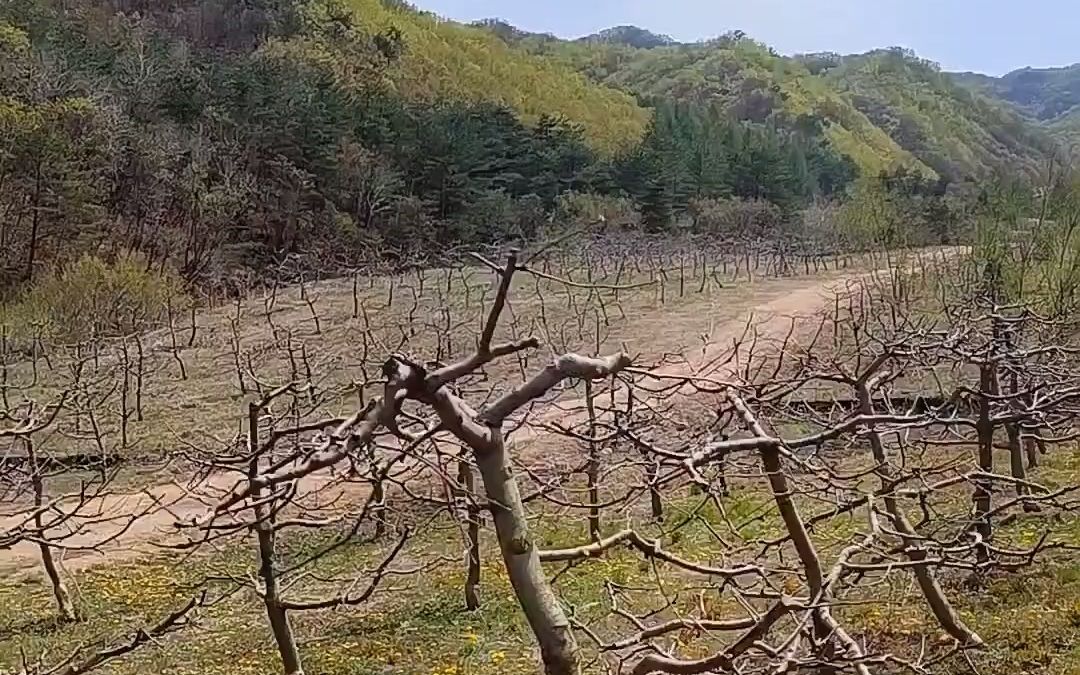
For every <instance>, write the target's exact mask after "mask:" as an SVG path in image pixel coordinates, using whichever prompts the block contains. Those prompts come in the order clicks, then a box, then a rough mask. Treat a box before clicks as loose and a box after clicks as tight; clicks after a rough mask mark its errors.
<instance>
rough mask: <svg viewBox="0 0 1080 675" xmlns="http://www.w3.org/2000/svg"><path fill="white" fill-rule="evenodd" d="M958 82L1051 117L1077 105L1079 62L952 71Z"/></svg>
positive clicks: (1079, 97) (1030, 112)
mask: <svg viewBox="0 0 1080 675" xmlns="http://www.w3.org/2000/svg"><path fill="white" fill-rule="evenodd" d="M952 77H953V78H954V79H955V80H956V81H957V82H959V83H961V84H963V85H965V86H968V87H970V88H972V89H975V90H977V91H980V92H982V93H985V94H987V95H990V96H993V97H996V98H999V99H1002V100H1004V101H1008V102H1009V103H1012V104H1013V105H1015V106H1016V107H1017V108H1019V109H1020V110H1021V111H1022V112H1024V113H1025V114H1027V115H1030V116H1031V117H1034V118H1035V119H1039V120H1045V121H1052V120H1055V119H1057V118H1059V117H1062V116H1065V115H1068V114H1069V112H1070V111H1072V110H1073V109H1074V108H1075V107H1076V106H1078V105H1080V64H1074V65H1071V66H1065V67H1062V68H1021V69H1019V70H1014V71H1012V72H1010V73H1007V74H1005V75H1003V76H1002V77H991V76H988V75H982V74H979V73H952Z"/></svg>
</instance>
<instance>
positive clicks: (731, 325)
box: [0, 271, 874, 575]
mask: <svg viewBox="0 0 1080 675" xmlns="http://www.w3.org/2000/svg"><path fill="white" fill-rule="evenodd" d="M872 274H874V273H873V272H865V271H861V272H835V271H834V272H831V273H826V274H823V275H819V276H814V277H796V278H783V279H771V280H766V281H762V282H759V283H755V284H753V285H747V286H740V287H739V288H738V290H737V292H733V293H731V294H729V295H728V296H722V297H720V298H718V299H717V298H714V299H713V300H712V304H711V305H708V306H697V307H696V306H693V305H691V306H688V307H682V308H679V309H677V310H673V312H672V314H673V315H672V316H659V317H656V318H653V319H652V321H653V322H659V323H660V324H664V325H663V330H665V331H673V330H679V329H680V328H681V327H684V326H690V327H691V328H695V327H699V326H700V325H701V315H702V314H703V313H704V314H708V315H709V316H711V317H717V318H716V319H715V320H712V319H710V321H709V324H708V325H709V331H708V333H709V338H710V339H709V340H708V344H710V345H715V347H710V348H706V349H699V350H698V351H697V352H696V353H695V354H694V358H693V359H692V360H693V363H691V364H690V366H689V368H690V369H691V370H693V369H694V367H695V366H697V365H700V364H703V363H708V362H709V361H710V359H712V358H713V357H714V356H715V353H716V351H717V350H720V349H723V348H724V346H729V345H730V344H731V343H732V340H733V339H737V338H738V337H740V336H741V335H742V334H743V332H744V330H745V327H746V325H747V322H748V321H749V320H751V317H752V319H753V322H754V325H755V326H756V330H757V334H758V335H759V336H763V337H782V336H783V335H784V334H785V333H786V332H787V330H788V328H789V326H790V321H791V319H792V318H798V317H808V316H811V315H813V314H815V313H817V312H818V311H820V310H821V309H822V307H823V306H824V305H825V304H826V303H827V302H828V299H829V298H831V297H832V296H833V293H834V291H836V290H839V289H842V288H844V287H845V286H847V285H850V284H852V283H858V282H860V281H864V280H866V279H867V278H868V277H870V276H871V275H872ZM690 317H693V318H695V319H696V320H697V323H695V322H694V321H690V320H689V319H690ZM684 319H686V321H684ZM687 338H688V340H687V341H688V342H692V341H693V340H692V338H691V337H690V336H687ZM635 347H636V348H638V349H639V350H641V351H643V354H642V356H643V358H644V359H645V360H646V361H648V360H649V359H650V358H651V357H654V356H657V355H658V354H650V353H648V344H647V343H645V344H643V343H642V342H638V343H637V344H635ZM642 348H644V349H642ZM687 368H688V366H679V367H673V368H670V369H668V370H669V374H681V373H683V372H685V371H686V370H687ZM695 372H696V371H695ZM534 429H535V427H534ZM537 433H542V432H536V431H533V432H530V433H526V434H522V435H521V436H519V437H518V438H517V442H518V443H522V442H524V441H528V442H530V443H533V442H535V441H536V440H537ZM526 437H527V438H526ZM238 478H239V476H238V475H237V474H227V475H226V474H216V475H213V476H211V477H210V478H209V479H208V480H204V481H201V482H200V483H199V484H197V485H189V484H183V483H180V482H171V483H170V482H159V481H162V480H163V479H162V478H161V477H157V478H156V479H148V482H153V483H159V484H156V485H154V487H150V488H147V489H146V490H144V491H142V492H136V493H129V494H110V495H105V496H102V497H98V498H96V499H94V500H93V501H92V502H91V503H90V504H88V505H87V506H84V507H83V512H84V513H86V514H87V517H86V518H83V519H82V521H81V522H80V523H79V530H80V531H79V532H78V533H77V534H75V535H73V536H71V537H69V538H67V539H66V545H67V546H68V548H67V549H61V550H60V558H61V562H62V564H63V566H64V567H65V568H66V569H67V570H69V571H70V570H74V569H80V568H84V567H87V566H90V565H95V564H99V563H102V562H110V561H114V562H115V561H120V560H126V559H131V558H134V557H138V556H143V555H147V554H150V553H153V552H155V551H160V550H161V549H160V548H159V547H157V546H155V544H156V543H157V544H160V543H162V542H167V541H170V540H175V538H176V536H177V530H176V527H175V523H176V522H177V520H191V519H192V518H194V517H198V516H201V515H203V514H205V513H206V512H207V509H208V505H209V504H212V503H213V502H215V501H217V497H218V496H220V495H221V494H224V493H225V492H227V491H229V490H230V489H231V488H232V487H233V486H234V485H235V484H236V482H237V480H238ZM328 478H329V476H319V475H315V476H310V477H308V478H306V479H305V480H304V481H303V484H302V485H301V486H300V489H301V492H309V491H315V490H317V489H318V487H319V486H320V484H323V483H325V482H326V481H327V480H328ZM73 503H77V501H72V502H69V504H68V505H69V506H70V504H73ZM132 514H139V516H140V517H138V518H132ZM22 517H23V516H20V515H19V514H0V531H3V530H4V529H5V528H8V527H10V526H11V525H12V524H14V523H16V522H18V521H19V520H20V519H21V518H22ZM105 540H107V543H105V544H103V545H101V546H94V544H96V543H97V542H101V541H105ZM38 567H39V557H38V551H37V546H36V545H35V544H33V543H31V542H21V543H19V544H17V545H15V546H14V547H12V548H9V549H6V550H0V574H3V575H11V574H28V573H30V574H32V573H36V571H37V569H38Z"/></svg>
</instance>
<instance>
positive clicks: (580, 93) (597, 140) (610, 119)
mask: <svg viewBox="0 0 1080 675" xmlns="http://www.w3.org/2000/svg"><path fill="white" fill-rule="evenodd" d="M347 2H348V5H349V7H350V8H351V9H352V10H353V11H354V12H355V16H356V21H357V23H358V25H359V26H360V27H361V29H362V30H364V31H365V32H369V33H371V34H376V35H377V34H382V33H385V32H386V31H387V30H389V29H396V30H397V31H400V34H401V37H402V40H403V42H404V45H405V49H404V51H403V54H402V57H401V59H400V60H399V61H398V63H397V64H396V65H395V67H394V69H393V71H392V72H391V73H390V79H391V81H392V82H393V84H394V87H395V88H396V89H397V90H398V91H399V92H400V93H401V94H403V95H405V96H407V97H410V98H413V99H417V100H424V101H437V100H447V99H450V100H459V101H471V102H477V101H485V102H494V103H499V104H503V105H506V106H508V107H510V108H512V109H513V110H515V111H517V113H518V114H519V115H520V116H521V118H522V119H523V120H524V121H525V122H526V123H529V124H532V123H535V122H536V121H537V120H539V119H540V118H541V117H542V116H545V115H547V116H555V117H560V118H564V119H566V120H569V121H570V122H572V123H575V124H578V125H580V126H581V127H582V128H583V129H584V131H585V135H586V137H587V138H588V139H589V140H590V141H591V142H592V143H593V144H594V146H595V147H598V148H600V149H602V150H605V151H615V150H618V149H624V148H626V147H629V146H631V145H633V144H634V143H635V142H636V141H637V140H639V139H640V138H641V136H642V134H643V133H644V130H645V127H646V125H647V124H648V120H649V113H648V111H647V110H645V109H643V108H641V107H640V106H638V105H637V104H636V103H635V102H634V100H633V98H632V97H630V96H628V95H627V94H625V93H623V92H619V91H616V90H614V89H611V88H607V87H602V86H597V85H596V84H593V83H590V82H589V81H588V80H587V79H586V78H584V77H583V76H581V75H580V74H578V73H576V72H574V71H573V70H571V69H569V68H566V67H564V66H561V65H559V64H555V63H551V62H547V61H543V60H540V59H536V58H532V57H531V56H529V55H528V54H527V53H525V52H524V51H522V50H519V49H516V48H514V47H513V46H511V45H508V44H507V43H506V42H505V41H503V40H501V39H499V38H498V37H497V36H495V35H493V34H492V33H491V32H490V31H487V30H484V29H483V28H481V27H475V26H465V25H462V24H458V23H454V22H452V21H443V20H440V19H439V18H438V17H436V16H434V15H432V14H428V13H424V12H418V11H416V10H415V9H413V8H411V7H410V6H408V5H406V4H404V3H395V2H384V1H382V0H347Z"/></svg>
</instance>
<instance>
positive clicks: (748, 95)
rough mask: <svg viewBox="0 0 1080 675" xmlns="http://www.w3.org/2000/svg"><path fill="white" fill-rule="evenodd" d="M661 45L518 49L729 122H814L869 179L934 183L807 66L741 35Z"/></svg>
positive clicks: (545, 44)
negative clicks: (884, 176)
mask: <svg viewBox="0 0 1080 675" xmlns="http://www.w3.org/2000/svg"><path fill="white" fill-rule="evenodd" d="M622 33H623V34H625V33H626V31H625V30H624V31H622ZM656 42H659V41H658V40H654V44H652V45H651V46H650V48H637V47H634V46H632V45H633V43H634V41H633V40H630V41H629V42H628V41H627V40H626V39H615V36H612V35H609V36H608V39H606V40H585V41H579V42H573V43H567V42H559V41H552V40H550V39H548V38H546V37H540V38H532V39H525V40H521V41H519V44H521V45H523V46H524V47H525V48H528V49H529V50H530V51H532V52H533V53H535V54H537V55H541V56H544V57H546V58H548V59H549V60H552V61H555V62H557V63H566V64H570V65H572V66H573V67H575V68H577V69H578V70H580V71H581V72H583V73H585V74H586V75H588V76H589V77H590V78H592V79H593V80H595V81H597V82H600V83H603V84H606V85H610V86H613V87H618V88H620V89H624V90H626V91H631V92H634V93H635V94H637V95H638V96H641V97H644V98H647V99H656V98H662V99H667V100H673V101H678V102H684V103H692V104H696V105H705V106H710V107H712V108H714V109H715V110H717V111H718V113H719V114H720V115H721V116H723V117H725V118H731V119H736V120H739V121H741V122H748V123H754V124H769V123H775V124H777V125H779V126H782V127H790V126H792V125H793V122H794V121H795V120H797V119H798V118H800V117H811V118H814V119H815V120H816V122H817V124H818V125H819V126H821V128H822V132H823V133H824V134H825V136H826V137H827V138H828V140H829V145H830V147H832V148H833V149H834V150H835V151H836V152H837V153H840V154H843V155H845V156H847V157H850V158H851V159H852V160H853V161H854V162H855V163H856V164H857V165H858V166H859V167H860V168H861V169H862V170H863V171H864V172H866V173H870V174H876V173H879V172H881V171H894V170H896V169H899V168H905V169H912V170H915V171H916V172H919V173H923V174H925V175H927V176H930V175H932V172H931V171H930V170H929V168H928V167H927V166H926V165H925V164H923V163H922V162H920V161H919V159H918V158H916V157H915V156H913V155H912V154H911V153H909V152H907V151H905V150H904V149H903V148H901V147H900V146H899V145H897V144H896V143H895V142H894V141H893V140H892V139H891V138H889V136H888V135H887V134H886V133H885V132H884V131H882V130H881V129H879V128H878V127H875V126H874V124H873V123H872V122H871V121H870V120H869V119H868V118H867V117H866V116H865V115H863V114H862V113H861V112H860V111H859V110H857V109H856V108H855V106H854V105H852V103H851V101H850V99H848V98H847V97H845V96H842V95H840V94H839V93H838V92H837V91H836V90H835V89H834V88H832V87H830V86H829V84H828V83H827V82H825V81H824V80H823V79H821V78H819V77H816V76H814V75H812V74H811V73H810V72H809V70H807V68H806V67H805V66H804V65H803V64H801V63H799V62H797V61H795V60H793V59H788V58H784V57H781V56H778V55H776V54H775V53H774V52H772V50H770V49H769V48H768V47H767V46H765V45H763V44H760V43H758V42H755V41H754V40H751V39H749V38H747V37H746V36H743V35H738V34H736V35H728V36H725V37H722V38H718V39H716V40H713V41H711V42H708V43H703V44H696V45H673V46H666V47H660V46H658V45H657V44H655V43H656Z"/></svg>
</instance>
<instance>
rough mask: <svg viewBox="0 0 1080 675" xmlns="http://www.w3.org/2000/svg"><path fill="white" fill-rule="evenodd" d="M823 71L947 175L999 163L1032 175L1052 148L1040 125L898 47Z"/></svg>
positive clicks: (985, 170) (988, 169)
mask: <svg viewBox="0 0 1080 675" xmlns="http://www.w3.org/2000/svg"><path fill="white" fill-rule="evenodd" d="M823 75H824V77H825V78H826V80H827V81H828V82H829V83H830V84H831V85H832V86H833V87H834V88H835V89H836V90H837V91H838V92H841V93H842V94H845V95H847V96H848V97H850V99H851V101H852V102H853V103H854V104H855V106H856V107H857V108H858V109H859V110H860V111H862V112H863V113H865V114H866V115H867V116H868V117H869V118H870V119H871V120H872V121H873V123H874V124H875V125H876V126H877V127H879V128H881V129H883V130H885V131H886V132H887V133H888V134H889V136H890V137H892V139H893V140H895V141H896V143H897V144H898V145H900V146H901V147H903V148H904V149H906V150H908V151H910V152H911V153H912V154H914V155H916V156H917V157H919V158H920V159H921V160H922V161H924V162H925V163H926V164H928V165H929V166H931V167H932V168H933V169H934V170H935V171H937V172H938V173H939V174H941V175H944V176H947V177H949V178H951V179H954V180H956V179H960V178H963V177H966V176H975V177H978V176H987V175H989V174H991V173H993V172H994V171H996V170H1000V169H1002V168H1005V167H1008V168H1009V169H1011V170H1017V169H1019V170H1020V171H1023V172H1026V173H1032V174H1033V173H1036V172H1038V171H1039V170H1040V168H1041V166H1042V165H1043V163H1044V162H1045V161H1046V157H1047V156H1048V153H1049V152H1050V151H1051V149H1052V147H1053V144H1052V141H1051V139H1050V138H1049V136H1048V134H1046V133H1045V131H1044V130H1043V129H1041V128H1040V127H1039V126H1037V125H1033V124H1031V123H1030V122H1028V121H1027V120H1025V119H1023V118H1022V117H1021V116H1020V115H1018V114H1016V113H1015V112H1014V111H1013V110H1011V109H1009V107H1008V106H1005V105H1002V104H1000V103H999V102H996V101H993V100H991V99H990V98H989V97H987V96H983V95H981V94H978V93H976V92H973V91H971V90H970V89H968V88H965V87H962V86H960V85H958V84H957V83H956V82H955V81H954V80H953V79H952V78H951V77H950V76H949V75H948V74H945V73H942V72H941V71H940V70H939V69H938V68H937V66H936V65H935V64H933V63H930V62H928V61H925V60H922V59H919V58H917V57H915V56H914V55H913V54H911V53H909V52H905V51H903V50H880V51H875V52H870V53H868V54H863V55H858V56H845V57H842V58H840V59H839V60H838V61H837V62H836V64H835V66H834V67H830V68H827V69H826V70H824V71H823Z"/></svg>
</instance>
